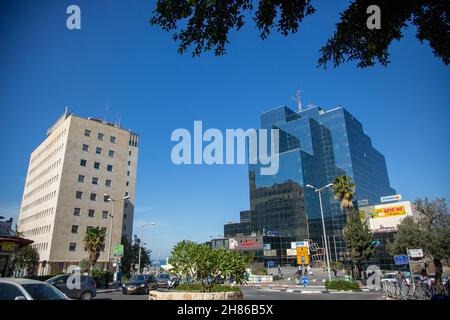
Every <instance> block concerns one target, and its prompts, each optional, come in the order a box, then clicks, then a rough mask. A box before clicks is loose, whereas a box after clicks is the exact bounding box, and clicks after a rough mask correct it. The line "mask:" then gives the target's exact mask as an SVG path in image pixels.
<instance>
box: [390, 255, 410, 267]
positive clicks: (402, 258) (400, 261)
mask: <svg viewBox="0 0 450 320" xmlns="http://www.w3.org/2000/svg"><path fill="white" fill-rule="evenodd" d="M394 262H395V264H396V265H404V264H408V263H409V260H408V257H407V256H406V255H404V254H401V255H397V256H394Z"/></svg>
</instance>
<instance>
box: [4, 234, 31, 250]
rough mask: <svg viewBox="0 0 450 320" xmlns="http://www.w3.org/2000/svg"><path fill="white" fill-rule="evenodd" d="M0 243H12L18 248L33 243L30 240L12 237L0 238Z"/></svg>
mask: <svg viewBox="0 0 450 320" xmlns="http://www.w3.org/2000/svg"><path fill="white" fill-rule="evenodd" d="M0 241H5V242H14V243H17V244H18V245H19V247H23V246H27V245H29V244H32V243H33V242H34V241H33V240H30V239H25V238H21V237H13V236H0Z"/></svg>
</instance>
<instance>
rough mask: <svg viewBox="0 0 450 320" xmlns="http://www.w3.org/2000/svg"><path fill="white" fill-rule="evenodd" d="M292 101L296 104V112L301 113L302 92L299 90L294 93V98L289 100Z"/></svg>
mask: <svg viewBox="0 0 450 320" xmlns="http://www.w3.org/2000/svg"><path fill="white" fill-rule="evenodd" d="M291 99H292V100H293V101H296V102H297V108H298V112H301V111H302V92H301V91H300V90H297V91H296V92H295V98H291Z"/></svg>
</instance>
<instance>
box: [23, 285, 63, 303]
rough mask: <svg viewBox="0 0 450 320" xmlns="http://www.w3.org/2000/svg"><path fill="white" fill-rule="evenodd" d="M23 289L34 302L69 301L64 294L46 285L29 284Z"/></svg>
mask: <svg viewBox="0 0 450 320" xmlns="http://www.w3.org/2000/svg"><path fill="white" fill-rule="evenodd" d="M22 287H23V288H24V289H25V290H26V291H27V292H28V294H29V295H30V296H31V297H32V298H33V299H34V300H67V297H66V296H65V295H64V294H63V293H61V292H60V291H59V290H58V289H56V288H54V287H52V286H51V285H48V284H46V283H42V284H41V283H28V284H23V285H22Z"/></svg>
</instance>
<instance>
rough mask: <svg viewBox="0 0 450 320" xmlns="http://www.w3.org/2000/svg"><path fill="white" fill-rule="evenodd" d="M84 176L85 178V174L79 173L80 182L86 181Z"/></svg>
mask: <svg viewBox="0 0 450 320" xmlns="http://www.w3.org/2000/svg"><path fill="white" fill-rule="evenodd" d="M84 178H85V176H83V175H81V174H79V175H78V182H84Z"/></svg>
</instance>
